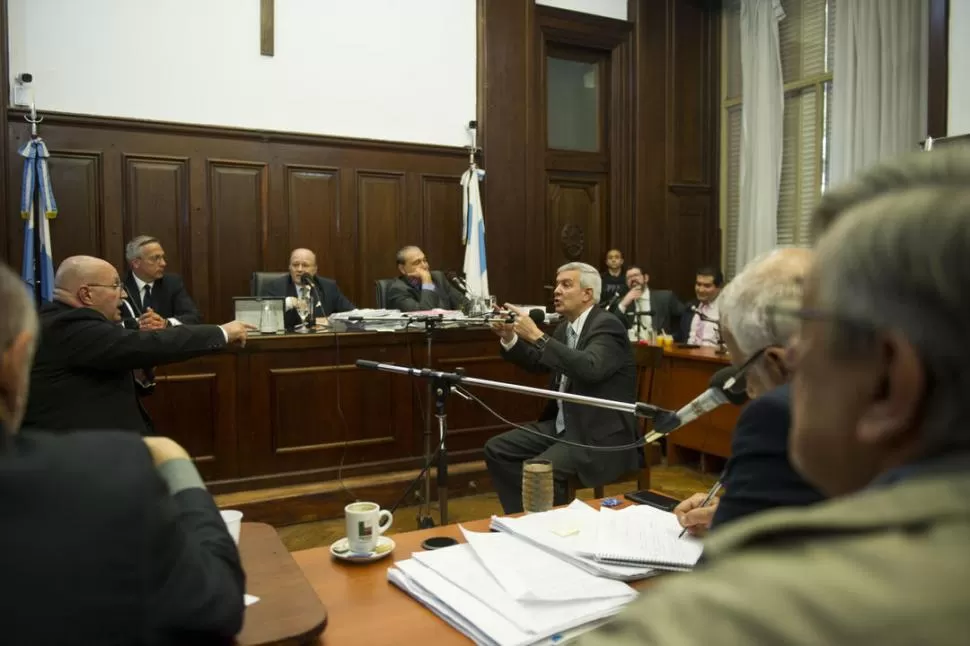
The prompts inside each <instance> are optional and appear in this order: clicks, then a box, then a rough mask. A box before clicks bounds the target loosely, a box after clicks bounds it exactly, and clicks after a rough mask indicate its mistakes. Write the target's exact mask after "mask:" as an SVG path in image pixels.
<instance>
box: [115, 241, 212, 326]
mask: <svg viewBox="0 0 970 646" xmlns="http://www.w3.org/2000/svg"><path fill="white" fill-rule="evenodd" d="M125 260H127V261H128V274H127V275H126V276H125V289H126V290H127V292H128V294H129V295H130V300H129V303H131V306H132V308H131V309H132V312H131V313H132V314H133V315H134V318H136V319H137V320H138V324H139V327H141V328H142V329H149V330H157V329H160V328H163V327H169V326H172V325H192V324H195V323H201V322H202V315H201V314H199V308H197V307H196V306H195V302H194V301H193V300H192V297H191V296H189V293H188V292H187V291H185V283H183V282H182V278H181V277H180V276H178V275H177V274H171V273H165V267H166V266H167V263H166V262H165V250H164V249H162V244H161V243H160V242H159V241H158V238H153V237H152V236H138V237H136V238H134V239H133V240H132V241H131V242H129V243H128V244H127V245H125ZM125 309H127V308H125ZM123 311H124V310H123Z"/></svg>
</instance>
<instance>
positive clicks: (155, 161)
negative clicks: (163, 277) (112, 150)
mask: <svg viewBox="0 0 970 646" xmlns="http://www.w3.org/2000/svg"><path fill="white" fill-rule="evenodd" d="M188 165H189V160H188V158H186V157H145V156H137V155H124V156H123V166H124V173H125V179H124V182H123V183H122V191H123V192H124V207H123V208H124V211H123V221H124V237H125V240H126V241H127V240H131V239H132V238H133V237H135V236H137V235H142V234H143V233H144V232H149V231H150V232H151V233H148V234H147V235H153V236H155V237H156V238H158V239H159V240H161V241H162V246H163V248H164V249H165V259H166V262H167V263H168V268H167V270H168V271H172V272H175V273H177V274H181V276H182V278H184V279H185V280H186V281H188V282H189V283H191V280H192V257H191V247H192V232H191V225H190V222H189V186H188V182H189V170H188Z"/></svg>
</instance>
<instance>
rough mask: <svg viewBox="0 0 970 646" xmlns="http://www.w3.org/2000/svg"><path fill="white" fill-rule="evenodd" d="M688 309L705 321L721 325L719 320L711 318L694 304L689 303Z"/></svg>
mask: <svg viewBox="0 0 970 646" xmlns="http://www.w3.org/2000/svg"><path fill="white" fill-rule="evenodd" d="M690 311H691V312H693V313H694V314H697V316H699V317H700V319H701V320H702V321H707V322H708V323H713V324H714V325H716V326H718V327H721V321H720V320H719V319H712V318H711V317H710V316H708V315H707V314H705V313H704V312H702V311H700V310H699V309H697V306H696V305H691V306H690Z"/></svg>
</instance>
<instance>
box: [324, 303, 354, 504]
mask: <svg viewBox="0 0 970 646" xmlns="http://www.w3.org/2000/svg"><path fill="white" fill-rule="evenodd" d="M328 321H329V319H328ZM330 329H331V330H333V341H334V344H335V345H336V351H337V356H336V358H335V361H334V367H335V368H336V370H335V371H334V372H336V373H337V415H338V416H339V417H340V423H341V425H342V426H343V431H344V432H343V440H344V446H343V449H342V450H341V452H340V464H338V465H337V480H338V481H339V482H340V488H341V489H343V490H344V493H346V494H347V495H348V496H350V497H351V498H353V499H354V501H355V502H356V501H358V500H360V498H359V497H358V496H357V494H356V493H354V491H353V490H352V489H351V488H350V487H348V486H347V483H345V482H344V477H343V472H344V461H345V460H346V459H347V445H348V444H349V443H350V426H349V425H348V424H347V418H346V417H344V409H343V406H341V404H340V399H341V396H340V372H341V371H340V335H339V334H338V333H337V326H335V325H334V324H333V323H331V324H330Z"/></svg>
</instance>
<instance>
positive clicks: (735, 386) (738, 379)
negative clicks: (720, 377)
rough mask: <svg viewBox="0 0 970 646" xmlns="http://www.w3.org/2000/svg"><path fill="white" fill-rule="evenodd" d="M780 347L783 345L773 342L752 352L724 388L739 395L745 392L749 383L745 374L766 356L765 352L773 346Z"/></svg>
mask: <svg viewBox="0 0 970 646" xmlns="http://www.w3.org/2000/svg"><path fill="white" fill-rule="evenodd" d="M780 347H781V346H778V345H773V344H772V345H766V346H765V347H763V348H761V349H760V350H758V351H757V352H755V353H754V354H752V355H751V356H750V357H748V358H747V360H746V361H745V362H744V363H742V364H741V367H740V368H738V371H737V372H736V373H734V376H733V377H732V378H731V379H729V380H728V381H727V382H725V384H724V389H725V390H727V391H730V392H732V393H737V394H739V395H740V394H741V393H743V392H744V391H745V389H746V388H747V384H746V380H745V379H744V376H745V374H746V373H747V372H748V370H750V369H751V367H752V366H753V365H754V364H755V363H757V362H758V360H759V359H760V358H761V357H763V356H764V354H765V352H767V351H768V350H770V349H772V348H780Z"/></svg>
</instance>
